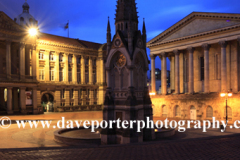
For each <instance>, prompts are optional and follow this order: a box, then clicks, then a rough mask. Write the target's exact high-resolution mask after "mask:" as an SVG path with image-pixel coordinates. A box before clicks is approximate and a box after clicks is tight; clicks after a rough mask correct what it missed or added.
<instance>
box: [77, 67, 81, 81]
mask: <svg viewBox="0 0 240 160" xmlns="http://www.w3.org/2000/svg"><path fill="white" fill-rule="evenodd" d="M77 82H78V83H81V68H80V67H78V68H77Z"/></svg>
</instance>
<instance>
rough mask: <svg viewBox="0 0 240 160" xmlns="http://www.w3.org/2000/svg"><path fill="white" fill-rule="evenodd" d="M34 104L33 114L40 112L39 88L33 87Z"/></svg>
mask: <svg viewBox="0 0 240 160" xmlns="http://www.w3.org/2000/svg"><path fill="white" fill-rule="evenodd" d="M32 105H33V114H38V108H37V88H33V89H32Z"/></svg>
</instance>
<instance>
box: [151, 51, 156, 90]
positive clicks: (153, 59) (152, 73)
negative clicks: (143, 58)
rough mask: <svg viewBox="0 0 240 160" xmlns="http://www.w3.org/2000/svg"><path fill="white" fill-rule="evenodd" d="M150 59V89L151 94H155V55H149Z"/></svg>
mask: <svg viewBox="0 0 240 160" xmlns="http://www.w3.org/2000/svg"><path fill="white" fill-rule="evenodd" d="M150 58H151V86H152V87H151V88H152V91H151V92H152V93H156V76H155V58H156V56H155V55H150Z"/></svg>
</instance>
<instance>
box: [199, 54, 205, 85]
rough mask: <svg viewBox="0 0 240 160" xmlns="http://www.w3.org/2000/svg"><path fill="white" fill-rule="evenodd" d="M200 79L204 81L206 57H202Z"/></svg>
mask: <svg viewBox="0 0 240 160" xmlns="http://www.w3.org/2000/svg"><path fill="white" fill-rule="evenodd" d="M200 79H201V81H203V80H204V57H200Z"/></svg>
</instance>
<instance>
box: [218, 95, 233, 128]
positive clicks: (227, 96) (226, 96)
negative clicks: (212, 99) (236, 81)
mask: <svg viewBox="0 0 240 160" xmlns="http://www.w3.org/2000/svg"><path fill="white" fill-rule="evenodd" d="M232 95H233V94H232V90H229V91H228V92H227V93H224V92H223V93H221V94H220V96H221V97H225V100H226V124H227V123H228V113H227V100H228V98H229V97H232Z"/></svg>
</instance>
